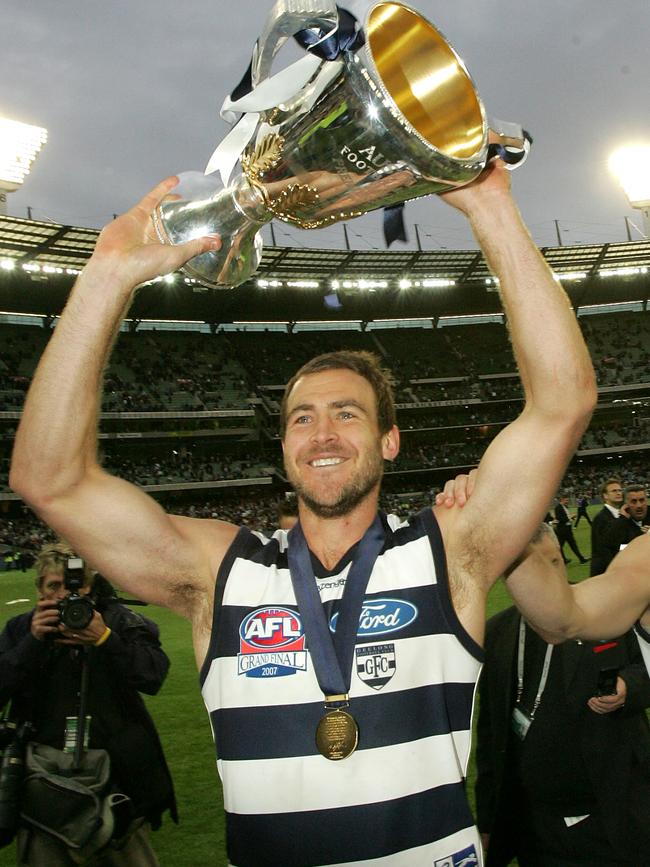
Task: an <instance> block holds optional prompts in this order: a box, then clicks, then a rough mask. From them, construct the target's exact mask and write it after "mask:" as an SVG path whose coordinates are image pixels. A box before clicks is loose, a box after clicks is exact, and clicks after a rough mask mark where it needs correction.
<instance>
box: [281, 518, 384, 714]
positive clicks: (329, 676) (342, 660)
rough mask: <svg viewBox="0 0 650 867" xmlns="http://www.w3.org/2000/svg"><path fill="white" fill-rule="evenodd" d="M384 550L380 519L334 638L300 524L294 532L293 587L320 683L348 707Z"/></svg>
mask: <svg viewBox="0 0 650 867" xmlns="http://www.w3.org/2000/svg"><path fill="white" fill-rule="evenodd" d="M383 544H384V528H383V526H382V523H381V519H380V517H379V515H377V516H376V517H375V520H374V521H373V523H372V524H371V525H370V527H368V529H367V530H366V532H365V533H364V535H363V538H362V539H361V541H360V542H359V547H358V550H357V553H356V556H355V558H354V561H353V562H352V565H351V566H350V570H349V572H348V577H347V580H346V582H345V588H344V590H343V596H342V598H341V602H340V606H339V615H338V617H337V621H336V631H335V633H334V635H333V636H332V633H331V631H330V628H329V624H328V622H327V617H326V615H325V609H324V608H323V603H322V602H321V598H320V593H319V592H318V587H317V585H316V578H315V576H314V570H313V568H312V565H311V555H310V553H309V548H308V547H307V542H306V540H305V536H304V533H303V532H302V527H301V526H300V523H298V524H296V526H295V527H294V528H293V529H292V530H291V531H290V532H289V549H288V551H287V556H288V559H289V572H290V574H291V583H292V584H293V590H294V593H295V595H296V601H297V602H298V609H299V611H300V615H301V617H302V619H303V621H304V627H305V635H306V637H307V644H308V647H309V651H310V654H311V658H312V660H313V663H314V671H315V672H316V679H317V680H318V685H319V687H320V688H321V690H322V691H323V694H324V695H325V697H326V699H327V698H328V697H329V696H337V698H338V697H339V696H341V699H340V703H341V704H345V698H344V696H347V694H348V692H349V690H350V681H351V679H352V658H353V656H354V645H355V643H356V637H357V632H358V631H359V618H360V616H361V608H362V606H363V598H364V596H365V593H366V588H367V586H368V581H369V580H370V575H371V573H372V570H373V567H374V565H375V561H376V560H377V557H378V556H379V552H380V551H381V549H382V546H383ZM336 703H337V702H333V704H336Z"/></svg>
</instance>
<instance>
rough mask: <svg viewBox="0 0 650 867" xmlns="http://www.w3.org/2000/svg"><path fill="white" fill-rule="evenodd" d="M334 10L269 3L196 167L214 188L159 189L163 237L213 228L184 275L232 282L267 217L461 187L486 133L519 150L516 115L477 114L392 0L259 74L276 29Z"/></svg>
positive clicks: (414, 21)
mask: <svg viewBox="0 0 650 867" xmlns="http://www.w3.org/2000/svg"><path fill="white" fill-rule="evenodd" d="M297 6H298V7H300V8H298V9H297V8H296V7H297ZM338 21H339V14H338V12H337V8H336V6H335V5H334V4H331V5H330V3H329V0H320V2H318V0H314V2H310V0H278V2H277V3H276V5H275V6H274V7H273V10H272V12H271V14H270V16H269V19H268V20H267V24H266V27H265V31H264V33H263V34H262V36H261V37H260V39H258V41H257V43H256V46H255V50H254V53H253V60H252V63H251V81H250V89H249V92H248V93H247V94H245V95H244V97H243V98H240V99H239V100H235V101H231V100H226V102H227V103H228V104H229V107H230V109H232V110H233V111H235V112H237V113H238V114H241V118H240V120H239V123H238V124H237V125H236V126H235V127H234V129H233V130H232V132H231V133H230V134H229V136H228V137H227V138H226V140H224V142H222V144H221V145H220V146H219V148H217V151H216V152H215V155H214V156H213V159H212V160H211V163H210V164H209V166H208V169H207V170H206V173H207V172H208V171H211V170H212V169H213V168H214V167H215V166H216V167H219V168H220V170H221V176H222V179H223V181H224V186H223V188H222V189H220V190H219V191H218V192H216V193H214V194H212V195H209V196H208V197H207V198H197V199H185V200H183V199H181V200H177V201H170V202H165V203H163V204H162V205H160V206H159V207H158V208H157V209H156V211H155V214H154V225H155V227H156V231H157V233H158V236H159V238H160V240H161V241H163V242H165V243H170V244H180V243H183V242H185V241H188V240H190V239H191V238H195V237H197V236H200V235H203V234H206V233H208V232H216V233H218V234H219V235H220V236H221V239H222V248H221V250H220V251H218V252H209V253H204V254H202V255H200V256H197V257H195V258H194V259H191V260H190V261H189V262H188V263H187V264H186V265H185V266H184V268H183V271H184V272H185V273H186V274H187V275H188V276H190V277H193V278H195V279H197V280H198V281H199V282H201V283H203V284H205V285H207V286H211V287H214V288H227V287H233V286H237V285H239V284H241V283H243V282H244V281H246V280H247V279H248V278H250V277H251V275H252V274H254V273H255V271H256V270H257V268H258V266H259V263H260V259H261V255H262V238H261V233H260V228H261V227H262V226H263V225H264V224H265V223H267V222H269V221H270V220H272V219H273V218H277V219H280V220H283V221H285V222H287V223H291V224H293V225H294V226H298V227H300V228H303V229H316V228H319V227H321V226H328V225H330V224H332V223H335V222H338V221H340V220H349V219H351V218H353V217H357V216H360V215H361V214H365V213H367V212H368V211H373V210H376V209H377V208H385V207H390V206H393V205H397V204H399V203H402V202H405V201H406V200H408V199H415V198H419V197H421V196H427V195H431V194H436V193H440V192H444V191H446V190H449V189H452V188H454V187H458V186H462V185H464V184H467V183H470V182H471V181H472V180H474V179H475V178H477V177H478V175H479V174H480V173H481V172H482V171H483V170H484V169H485V167H486V164H487V162H488V160H489V159H490V157H491V155H492V151H491V148H492V146H493V145H492V144H491V143H492V142H494V141H498V142H500V143H501V153H502V155H505V156H506V161H509V160H508V159H507V156H508V155H510V156H512V162H516V161H523V157H525V155H526V154H527V151H528V140H527V138H526V135H525V134H524V133H523V131H522V129H521V127H519V126H517V125H515V124H504V123H499V122H497V123H494V122H492V123H491V124H489V123H488V120H487V118H486V113H485V110H484V107H483V104H482V102H481V99H480V98H479V96H478V93H477V91H476V87H475V85H474V82H473V81H472V78H471V77H470V75H469V73H468V71H467V69H466V68H465V65H464V63H463V61H462V60H461V59H460V57H459V56H458V54H456V52H455V51H454V49H453V48H452V47H451V45H450V44H449V42H448V41H447V40H446V39H445V38H444V37H443V36H442V35H441V33H440V32H439V31H438V30H437V29H436V28H435V27H434V26H433V25H432V24H431V23H430V22H429V21H427V20H426V19H425V18H424V17H423V16H422V15H421V14H420V13H419V12H417V11H415V10H414V9H411V8H409V7H408V6H406V5H404V4H402V3H398V2H392V0H391V2H377V3H374V4H373V5H371V6H370V8H369V9H368V11H367V13H366V17H365V21H364V23H363V29H362V31H361V34H362V35H361V36H360V38H359V39H358V40H357V44H356V45H355V47H353V48H351V49H344V50H342V51H341V52H340V53H339V54H338V56H337V57H335V59H331V60H327V59H323V60H321V59H319V58H318V57H315V56H314V55H313V54H309V55H306V56H305V58H303V59H302V60H301V61H298V62H297V63H296V64H294V65H293V66H294V67H295V69H293V70H292V68H291V67H290V68H289V69H288V70H285V71H284V74H281V75H279V76H274V77H273V78H270V77H269V73H270V67H271V64H272V62H273V58H274V56H275V54H276V53H277V51H278V50H279V48H280V47H281V45H282V44H283V43H284V42H285V41H286V39H287V38H289V37H290V36H293V35H295V34H296V33H299V32H305V31H306V30H307V29H309V28H311V32H314V30H315V31H316V32H318V33H321V34H322V33H328V32H332V31H333V30H334V29H335V28H336V26H337V23H338ZM288 83H289V84H288ZM288 91H289V92H288ZM231 117H233V115H232V114H231ZM488 139H489V140H490V144H489V143H488Z"/></svg>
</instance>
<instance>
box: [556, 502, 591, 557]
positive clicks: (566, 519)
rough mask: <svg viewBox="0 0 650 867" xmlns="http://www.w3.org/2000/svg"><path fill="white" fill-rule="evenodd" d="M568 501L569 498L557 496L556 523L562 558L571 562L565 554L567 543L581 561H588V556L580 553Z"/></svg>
mask: <svg viewBox="0 0 650 867" xmlns="http://www.w3.org/2000/svg"><path fill="white" fill-rule="evenodd" d="M568 502H569V498H568V497H565V496H562V497H558V498H557V503H556V505H555V520H556V521H557V524H556V525H555V534H556V536H557V539H558V542H559V543H560V550H561V551H562V558H563V560H564V562H565V563H568V562H569V561H568V559H567V558H566V556H565V554H564V546H565V544H566V545H568V546H569V548H571V550H572V551H573V553H574V554H575V555H576V557H577V558H578V560H579V561H580V562H581V563H586V562H587V558H586V557H583V556H582V554H581V553H580V549H579V548H578V543H577V542H576V540H575V537H574V535H573V521H572V520H571V516H570V515H569V510H568V509H567V503H568Z"/></svg>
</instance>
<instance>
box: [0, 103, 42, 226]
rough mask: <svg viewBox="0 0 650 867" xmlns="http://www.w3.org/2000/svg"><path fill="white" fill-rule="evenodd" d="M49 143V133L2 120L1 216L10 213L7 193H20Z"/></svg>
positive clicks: (4, 118) (0, 118)
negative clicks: (37, 158) (35, 161)
mask: <svg viewBox="0 0 650 867" xmlns="http://www.w3.org/2000/svg"><path fill="white" fill-rule="evenodd" d="M46 141H47V130H46V129H44V128H43V127H40V126H31V125H30V124H27V123H20V121H17V120H9V118H7V117H0V214H5V213H6V212H7V195H6V194H7V193H11V192H13V191H14V190H17V189H18V188H19V187H20V186H21V185H22V183H23V181H24V180H25V178H26V177H27V175H28V174H29V170H30V168H31V165H32V163H33V162H34V160H35V159H36V157H37V156H38V154H39V152H40V150H41V148H42V147H43V145H44V144H45V142H46Z"/></svg>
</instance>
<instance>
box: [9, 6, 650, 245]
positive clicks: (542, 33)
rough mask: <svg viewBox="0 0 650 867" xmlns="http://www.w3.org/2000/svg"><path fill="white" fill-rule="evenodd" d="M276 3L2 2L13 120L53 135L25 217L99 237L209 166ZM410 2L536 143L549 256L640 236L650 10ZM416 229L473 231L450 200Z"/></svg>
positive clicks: (295, 241) (14, 200) (376, 228)
mask: <svg viewBox="0 0 650 867" xmlns="http://www.w3.org/2000/svg"><path fill="white" fill-rule="evenodd" d="M340 2H342V4H343V5H345V3H344V2H343V0H340ZM271 5H272V3H271V0H211V2H208V0H184V2H178V0H135V2H133V0H131V2H126V0H109V2H107V0H83V2H82V0H59V2H55V3H53V2H47V0H31V2H25V0H4V3H3V15H2V19H3V39H2V43H3V44H2V51H1V52H0V88H1V90H0V114H4V115H5V116H7V117H11V118H14V119H16V120H21V121H24V122H27V123H33V124H37V125H40V126H45V127H47V129H48V130H49V141H48V144H47V145H46V147H45V149H44V151H43V152H42V154H41V155H40V157H39V158H38V161H37V162H36V164H35V166H34V170H33V173H32V174H31V175H30V176H29V177H28V179H27V181H26V182H25V185H24V187H23V189H22V190H20V191H18V192H16V193H14V194H12V195H11V196H10V197H9V205H8V210H9V213H10V214H14V215H16V216H25V215H26V206H27V205H30V206H31V207H32V210H33V216H34V218H37V219H52V220H55V221H57V222H63V223H70V224H75V225H86V226H101V225H103V224H104V223H105V222H106V221H107V220H109V219H110V218H111V216H112V214H113V213H114V212H120V211H122V210H125V209H126V208H128V207H129V206H130V204H132V203H133V202H134V201H135V200H136V199H138V198H139V197H140V196H141V195H142V194H143V193H144V192H146V191H147V189H148V188H149V187H151V186H153V185H154V184H155V183H156V182H157V181H158V180H159V179H160V178H162V177H164V176H166V175H168V174H172V173H175V172H179V171H183V170H188V169H201V170H202V169H203V168H204V167H205V164H206V162H207V160H208V158H209V156H210V154H211V153H212V150H213V149H214V147H215V145H216V144H217V143H218V142H219V141H220V139H221V138H222V137H223V135H224V133H225V131H226V129H227V128H226V126H225V124H224V123H223V122H222V121H221V120H220V118H219V108H220V106H221V102H222V100H223V97H224V96H225V94H226V93H227V92H229V91H230V90H231V88H232V87H233V86H234V85H235V84H236V83H237V81H238V80H239V78H240V77H241V74H242V72H243V71H244V69H245V67H246V66H247V64H248V61H249V59H250V52H251V48H252V45H253V43H254V41H255V38H256V37H257V35H258V34H259V32H260V30H261V28H262V24H263V20H264V18H265V15H266V12H267V11H268V10H269V9H270V8H271ZM412 5H413V6H415V7H416V8H417V9H419V10H420V11H421V12H422V13H423V14H424V15H426V16H427V17H428V18H429V19H430V20H431V21H432V22H433V23H434V24H435V25H436V26H437V27H439V28H440V29H441V30H442V32H443V33H444V34H445V35H446V36H447V38H448V39H449V40H450V41H451V43H452V44H453V45H454V47H455V48H456V50H457V51H458V53H459V54H460V55H461V57H462V58H463V59H464V60H465V62H466V64H467V66H468V68H469V71H470V73H471V74H472V76H473V78H474V80H475V81H476V83H477V86H478V90H479V93H480V95H481V98H482V99H483V102H484V104H485V106H486V110H487V113H488V115H490V114H492V115H495V116H496V117H500V118H502V119H506V120H516V121H518V122H520V123H522V124H523V125H524V126H525V127H526V128H527V129H529V130H530V131H531V132H532V134H533V136H534V138H535V145H534V149H533V152H532V153H531V156H530V158H529V160H528V162H527V164H526V165H525V166H524V167H522V168H521V170H520V171H518V172H516V173H515V175H516V178H515V181H514V185H515V190H516V195H517V198H518V199H519V202H520V204H521V206H522V210H523V212H524V215H525V217H526V219H527V221H528V223H529V225H530V227H531V231H532V233H533V236H534V238H535V240H536V241H537V242H538V243H539V244H540V245H544V244H555V243H556V228H555V223H554V220H559V222H560V227H561V229H562V238H563V242H564V243H565V244H575V243H597V242H602V241H617V240H624V239H625V226H624V217H625V215H628V216H630V217H631V218H632V219H633V220H634V221H635V222H636V223H637V225H639V226H640V225H641V220H640V218H639V216H635V213H634V211H632V209H630V207H629V206H628V204H627V202H626V200H625V197H624V195H623V193H622V191H621V190H620V189H619V187H618V186H617V184H616V182H615V181H614V179H613V178H612V177H611V175H610V174H609V172H608V169H607V158H608V156H609V154H610V152H611V151H612V150H613V149H614V148H615V147H616V146H617V145H619V144H622V143H627V142H630V141H645V142H647V143H650V52H649V50H648V44H649V39H648V34H649V33H650V3H649V2H648V0H620V2H614V0H544V2H541V3H533V2H530V0H527V2H519V3H517V2H515V0H489V2H488V0H455V2H454V3H449V2H446V3H435V2H433V0H415V2H413V3H412ZM351 8H354V9H355V11H357V12H359V11H361V12H362V11H363V8H364V6H363V5H361V3H360V0H355V5H354V6H353V7H351ZM406 221H407V225H408V224H410V223H413V222H417V223H418V225H419V226H420V229H421V233H422V241H423V246H424V247H425V248H438V247H449V248H454V247H462V246H467V245H468V244H469V243H471V241H470V239H469V237H468V234H467V232H466V230H465V227H464V225H463V223H462V220H461V218H459V217H457V216H456V215H455V214H453V213H452V212H451V211H450V209H448V208H447V207H446V206H445V205H444V204H443V203H442V202H440V201H439V200H438V199H436V198H433V199H426V200H424V201H422V202H419V203H417V205H411V206H410V207H409V208H408V209H407V214H406ZM275 225H276V227H277V232H276V237H277V240H278V243H280V244H285V245H292V246H302V245H305V246H312V247H317V246H339V245H341V244H342V231H341V228H340V226H334V227H331V228H329V229H323V230H321V231H319V232H309V233H306V232H302V231H301V230H299V229H295V228H293V227H291V226H284V225H283V224H278V223H277V222H276V224H275ZM348 226H349V229H350V239H351V242H352V245H353V246H354V247H357V248H359V249H367V248H372V247H381V246H382V244H383V242H382V240H381V231H380V227H381V223H380V217H379V215H378V214H373V215H370V216H368V217H365V218H363V220H357V221H353V222H351V223H349V224H348ZM411 234H412V232H411ZM265 237H266V238H268V237H269V235H268V230H265ZM637 237H638V236H637ZM397 246H399V245H397Z"/></svg>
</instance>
